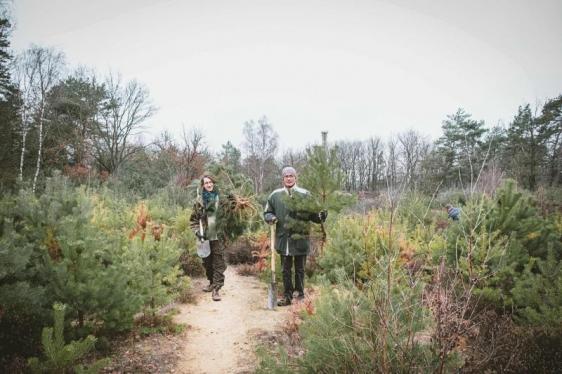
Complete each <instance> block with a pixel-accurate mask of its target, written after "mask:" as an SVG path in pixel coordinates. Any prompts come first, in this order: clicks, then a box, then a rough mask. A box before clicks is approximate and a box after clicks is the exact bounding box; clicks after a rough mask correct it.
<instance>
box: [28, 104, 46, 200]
mask: <svg viewBox="0 0 562 374" xmlns="http://www.w3.org/2000/svg"><path fill="white" fill-rule="evenodd" d="M44 109H45V105H44V104H43V103H41V109H40V110H39V139H38V142H39V150H38V151H37V163H36V164H35V175H34V176H33V186H32V188H31V190H32V191H33V193H35V188H36V187H37V178H38V177H39V170H40V169H41V156H42V152H43V122H44V121H43V112H44Z"/></svg>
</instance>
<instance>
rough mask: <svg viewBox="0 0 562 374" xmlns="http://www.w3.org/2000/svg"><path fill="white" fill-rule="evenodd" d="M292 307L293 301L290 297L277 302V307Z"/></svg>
mask: <svg viewBox="0 0 562 374" xmlns="http://www.w3.org/2000/svg"><path fill="white" fill-rule="evenodd" d="M287 305H291V299H290V298H288V297H284V298H282V299H281V300H279V301H278V302H277V306H287Z"/></svg>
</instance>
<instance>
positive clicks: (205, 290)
mask: <svg viewBox="0 0 562 374" xmlns="http://www.w3.org/2000/svg"><path fill="white" fill-rule="evenodd" d="M213 288H214V287H213V284H212V283H209V284H208V285H207V286H205V287H203V292H211V291H212V290H213Z"/></svg>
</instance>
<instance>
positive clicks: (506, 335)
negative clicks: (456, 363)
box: [462, 310, 562, 373]
mask: <svg viewBox="0 0 562 374" xmlns="http://www.w3.org/2000/svg"><path fill="white" fill-rule="evenodd" d="M474 322H475V323H476V325H477V326H478V333H477V334H476V335H475V336H474V337H472V338H471V339H469V340H468V342H467V347H466V349H465V350H464V351H463V356H464V359H465V365H464V367H463V368H462V370H463V372H464V373H485V372H491V373H530V372H536V373H558V372H559V368H560V362H562V348H561V347H562V334H561V332H560V331H558V332H556V331H550V332H547V331H545V330H543V329H538V328H533V327H525V326H519V325H517V324H516V323H515V322H514V321H513V320H512V318H511V316H509V315H507V314H506V315H500V314H498V313H497V312H495V311H492V310H486V311H483V312H482V313H479V314H478V316H477V317H476V318H475V321H474Z"/></svg>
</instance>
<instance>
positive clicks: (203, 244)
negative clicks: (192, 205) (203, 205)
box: [197, 220, 211, 258]
mask: <svg viewBox="0 0 562 374" xmlns="http://www.w3.org/2000/svg"><path fill="white" fill-rule="evenodd" d="M199 232H200V233H201V236H203V222H202V221H201V220H199ZM210 254H211V245H210V243H209V241H208V240H200V241H198V242H197V255H198V256H199V257H201V258H205V257H208V256H209V255H210Z"/></svg>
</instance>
